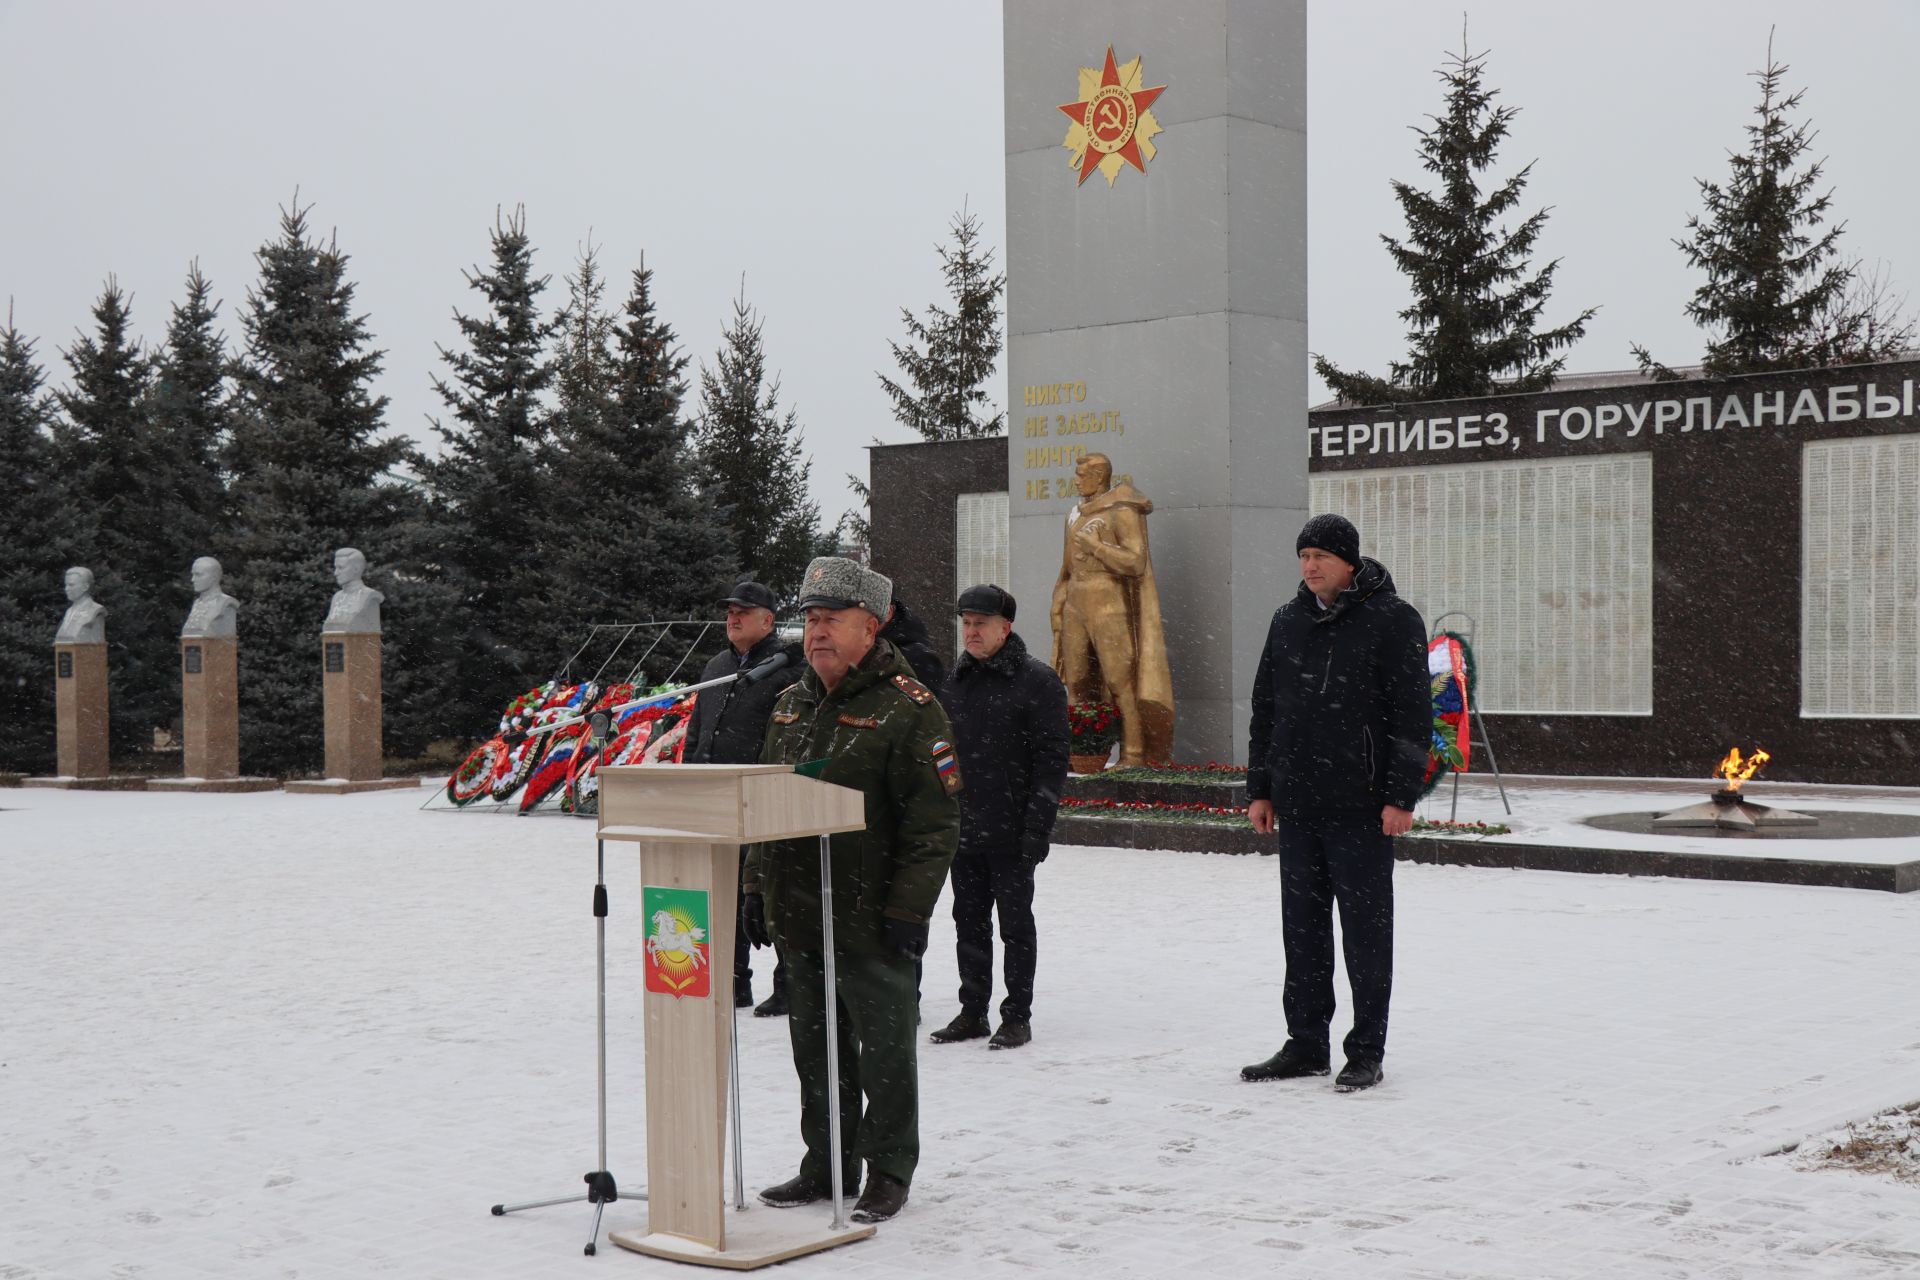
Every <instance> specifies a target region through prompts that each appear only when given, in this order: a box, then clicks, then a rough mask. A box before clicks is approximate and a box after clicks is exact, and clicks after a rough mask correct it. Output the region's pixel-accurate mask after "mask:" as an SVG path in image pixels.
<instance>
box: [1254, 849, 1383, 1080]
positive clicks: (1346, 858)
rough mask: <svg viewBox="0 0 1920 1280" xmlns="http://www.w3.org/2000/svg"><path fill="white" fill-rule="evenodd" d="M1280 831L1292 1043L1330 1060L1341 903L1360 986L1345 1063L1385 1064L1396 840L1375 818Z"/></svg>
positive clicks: (1345, 942) (1351, 966)
mask: <svg viewBox="0 0 1920 1280" xmlns="http://www.w3.org/2000/svg"><path fill="white" fill-rule="evenodd" d="M1279 831H1280V921H1281V929H1282V935H1283V938H1284V940H1285V945H1286V953H1287V981H1286V990H1285V994H1284V996H1283V1000H1282V1002H1283V1004H1284V1005H1285V1007H1286V1013H1287V1037H1288V1038H1289V1039H1291V1040H1294V1041H1297V1042H1298V1043H1299V1045H1300V1047H1301V1048H1302V1049H1306V1050H1309V1051H1314V1050H1317V1051H1319V1052H1320V1053H1326V1052H1327V1042H1328V1029H1329V1028H1330V1027H1331V1025H1332V1023H1333V1011H1334V1008H1335V1001H1334V994H1333V907H1334V904H1335V903H1336V902H1337V903H1339V904H1340V939H1341V944H1342V947H1341V949H1342V951H1343V953H1344V954H1345V956H1346V961H1347V980H1348V981H1349V982H1350V983H1351V984H1352V987H1353V1030H1352V1031H1351V1032H1349V1033H1348V1034H1347V1039H1346V1045H1345V1048H1346V1051H1347V1056H1348V1057H1349V1058H1361V1059H1365V1060H1368V1061H1372V1062H1378V1061H1380V1060H1381V1059H1382V1058H1383V1057H1384V1056H1385V1055H1386V1051H1387V1000H1388V998H1389V996H1390V995H1391V994H1392V991H1393V840H1392V838H1391V837H1389V836H1386V835H1384V834H1382V833H1381V830H1380V815H1379V814H1377V813H1356V814H1337V815H1314V816H1312V817H1305V818H1292V819H1289V818H1282V819H1281V820H1280V822H1279Z"/></svg>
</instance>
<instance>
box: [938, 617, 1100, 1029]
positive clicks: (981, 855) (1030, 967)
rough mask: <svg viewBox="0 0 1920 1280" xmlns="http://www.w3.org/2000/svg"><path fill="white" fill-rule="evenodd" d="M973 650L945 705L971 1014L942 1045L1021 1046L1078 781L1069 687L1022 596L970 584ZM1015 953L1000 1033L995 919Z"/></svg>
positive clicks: (956, 901)
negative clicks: (1035, 631) (1045, 658)
mask: <svg viewBox="0 0 1920 1280" xmlns="http://www.w3.org/2000/svg"><path fill="white" fill-rule="evenodd" d="M954 609H955V612H957V613H958V614H959V615H960V626H961V642H962V646H963V647H964V648H965V650H966V652H965V654H964V655H963V656H962V657H961V659H960V663H959V665H958V666H956V667H955V668H954V669H953V674H952V675H951V676H949V677H948V678H947V684H946V688H944V689H942V690H941V692H940V700H941V702H943V703H944V704H946V708H947V717H948V718H949V719H950V720H952V721H953V732H954V740H955V741H956V742H957V743H958V744H959V746H960V767H961V768H962V769H964V770H965V771H966V775H967V780H968V782H969V783H970V784H971V785H969V786H968V788H967V789H966V791H964V792H962V793H961V796H960V852H959V853H957V854H956V855H954V859H953V872H952V882H953V927H954V933H955V935H956V948H955V949H956V952H957V955H958V959H959V963H960V1013H959V1016H957V1017H956V1018H954V1020H953V1021H952V1022H950V1023H948V1024H947V1025H946V1026H944V1027H942V1028H941V1029H940V1030H938V1031H936V1032H934V1033H933V1042H934V1043H935V1044H953V1043H956V1042H958V1041H962V1040H977V1039H979V1038H980V1037H981V1036H984V1035H986V1034H987V1033H988V1032H989V1031H992V1033H993V1037H992V1039H990V1040H988V1041H987V1047H988V1048H989V1049H1017V1048H1019V1047H1020V1046H1021V1045H1023V1044H1026V1043H1027V1042H1028V1041H1030V1040H1032V1039H1033V1026H1032V1020H1033V971H1034V965H1035V961H1036V958H1037V956H1038V941H1037V935H1036V930H1035V928H1034V923H1033V875H1034V869H1035V868H1037V867H1038V866H1039V865H1040V864H1041V863H1042V862H1044V861H1045V860H1046V857H1047V847H1048V842H1049V841H1050V840H1051V838H1052V835H1053V819H1054V815H1055V814H1056V813H1057V812H1058V811H1059V808H1060V792H1061V789H1062V788H1063V787H1065V786H1066V782H1067V746H1068V741H1069V734H1068V730H1067V688H1066V686H1065V685H1064V684H1062V683H1061V682H1060V677H1059V676H1057V675H1055V674H1054V673H1053V669H1052V668H1051V667H1048V666H1047V665H1046V664H1045V663H1043V662H1039V661H1037V660H1035V659H1034V658H1033V657H1031V656H1030V655H1029V654H1028V653H1027V646H1026V644H1025V643H1024V642H1023V641H1022V640H1021V639H1020V637H1019V636H1017V635H1015V634H1013V615H1014V599H1013V595H1012V593H1011V592H1009V591H1007V590H1005V589H1004V588H1001V587H996V586H992V585H990V584H989V585H982V586H977V587H968V588H967V589H966V590H965V591H963V592H961V593H960V600H959V602H958V603H957V604H956V605H955V606H954ZM995 912H998V913H999V916H1000V940H1001V942H1003V943H1004V944H1005V945H1006V951H1007V956H1006V990H1007V994H1006V998H1005V999H1004V1000H1002V1001H1001V1002H1000V1026H999V1028H998V1029H997V1030H996V1029H994V1028H991V1027H989V1026H988V1025H987V1004H988V1001H989V1000H990V999H991V998H992V996H993V917H994V914H995Z"/></svg>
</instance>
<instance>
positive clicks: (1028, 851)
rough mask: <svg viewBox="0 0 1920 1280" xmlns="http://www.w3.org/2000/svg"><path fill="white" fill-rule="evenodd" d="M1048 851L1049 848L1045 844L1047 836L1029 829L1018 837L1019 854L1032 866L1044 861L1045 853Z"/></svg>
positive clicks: (1045, 858) (1049, 850)
mask: <svg viewBox="0 0 1920 1280" xmlns="http://www.w3.org/2000/svg"><path fill="white" fill-rule="evenodd" d="M1050 852H1051V849H1050V847H1049V846H1048V844H1047V837H1046V836H1044V835H1042V834H1040V833H1039V832H1037V831H1029V832H1027V834H1025V835H1024V836H1021V837H1020V856H1021V857H1023V858H1025V859H1026V860H1027V861H1028V862H1029V863H1031V864H1032V865H1033V866H1036V867H1037V866H1039V865H1040V864H1041V863H1043V862H1045V861H1046V860H1047V854H1048V853H1050Z"/></svg>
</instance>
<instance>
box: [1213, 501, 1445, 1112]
mask: <svg viewBox="0 0 1920 1280" xmlns="http://www.w3.org/2000/svg"><path fill="white" fill-rule="evenodd" d="M1295 549H1296V550H1297V551H1298V552H1299V556H1300V578H1301V582H1300V589H1299V591H1298V592H1296V593H1295V595H1294V598H1293V599H1292V600H1290V601H1288V602H1287V603H1286V604H1284V605H1282V606H1280V608H1279V610H1277V611H1276V612H1275V613H1274V615H1273V622H1272V623H1271V625H1270V626H1269V627H1268V630H1267V644H1266V648H1265V650H1264V651H1262V653H1261V655H1260V668H1259V672H1258V674H1256V675H1255V677H1254V681H1253V707H1252V711H1253V724H1252V734H1251V740H1250V741H1249V743H1248V746H1247V798H1248V800H1249V802H1250V803H1249V807H1248V814H1247V816H1248V818H1249V819H1251V820H1252V822H1253V827H1254V830H1256V831H1259V832H1262V833H1266V832H1271V831H1274V830H1276V829H1277V830H1278V831H1279V833H1280V919H1281V932H1282V938H1283V942H1284V944H1285V949H1286V957H1287V976H1286V985H1285V990H1284V994H1283V997H1282V1002H1283V1004H1284V1005H1285V1008H1286V1015H1287V1043H1286V1044H1285V1045H1284V1046H1283V1047H1282V1048H1281V1050H1280V1052H1278V1053H1276V1054H1274V1055H1273V1056H1272V1057H1271V1058H1268V1059H1267V1060H1266V1061H1265V1062H1259V1063H1255V1064H1254V1065H1252V1066H1250V1067H1246V1068H1244V1069H1242V1071H1241V1072H1240V1075H1241V1078H1242V1079H1245V1080H1286V1079H1292V1078H1294V1077H1298V1076H1313V1075H1325V1074H1327V1071H1328V1069H1329V1067H1330V1059H1329V1053H1328V1048H1329V1046H1328V1031H1329V1027H1330V1026H1331V1024H1332V1022H1333V1011H1334V991H1333V906H1334V904H1335V903H1336V902H1337V903H1339V905H1340V932H1341V938H1342V942H1343V944H1344V945H1343V950H1344V952H1345V955H1346V961H1347V976H1348V979H1349V981H1350V982H1351V984H1352V987H1353V1030H1352V1031H1351V1032H1350V1033H1349V1034H1348V1036H1347V1038H1346V1043H1345V1046H1344V1047H1345V1049H1346V1055H1347V1063H1346V1067H1345V1069H1344V1070H1342V1071H1341V1072H1340V1075H1339V1078H1338V1079H1337V1080H1336V1081H1335V1087H1336V1088H1338V1089H1340V1090H1342V1091H1346V1092H1350V1091H1352V1090H1354V1089H1366V1088H1370V1087H1372V1086H1373V1085H1376V1084H1378V1083H1379V1082H1380V1080H1381V1076H1382V1073H1381V1068H1380V1064H1381V1060H1382V1059H1383V1058H1384V1057H1385V1056H1386V1050H1387V1001H1388V997H1389V995H1390V994H1391V991H1392V987H1393V838H1394V837H1395V836H1400V835H1405V834H1406V833H1407V832H1408V831H1410V830H1412V829H1413V806H1414V804H1415V802H1416V801H1417V800H1418V799H1419V798H1420V784H1421V780H1422V778H1423V776H1424V775H1425V773H1426V765H1427V755H1428V750H1429V745H1430V743H1431V742H1432V738H1433V701H1432V694H1431V692H1430V690H1429V686H1428V683H1427V644H1426V628H1425V626H1424V624H1423V623H1422V622H1421V620H1420V613H1419V611H1418V610H1417V609H1415V608H1414V607H1413V606H1412V605H1410V604H1408V603H1407V602H1406V601H1404V600H1402V599H1401V598H1400V597H1399V596H1398V595H1397V594H1395V592H1394V589H1393V578H1392V576H1391V575H1389V574H1388V573H1387V571H1386V569H1385V568H1384V567H1382V566H1381V564H1380V563H1379V562H1378V561H1377V560H1371V559H1367V558H1365V557H1363V556H1361V554H1360V533H1359V531H1358V530H1356V529H1355V528H1354V527H1353V525H1352V524H1351V523H1350V522H1349V521H1347V520H1346V519H1344V518H1343V517H1341V516H1337V515H1322V516H1315V517H1314V518H1313V519H1311V520H1309V521H1307V524H1306V527H1305V528H1303V529H1302V530H1301V531H1300V537H1299V540H1298V542H1297V543H1296V547H1295Z"/></svg>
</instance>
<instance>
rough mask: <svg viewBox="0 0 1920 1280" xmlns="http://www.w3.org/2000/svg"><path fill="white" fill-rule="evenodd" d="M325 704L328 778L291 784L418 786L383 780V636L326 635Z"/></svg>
mask: <svg viewBox="0 0 1920 1280" xmlns="http://www.w3.org/2000/svg"><path fill="white" fill-rule="evenodd" d="M320 679H321V681H322V684H321V703H322V706H323V708H324V711H325V715H326V769H327V776H326V777H325V778H321V779H319V780H317V781H310V782H289V783H288V784H287V790H288V791H293V792H299V793H304V794H322V795H346V794H350V793H352V792H356V791H382V790H387V789H389V788H400V787H418V786H419V785H420V780H419V779H417V778H383V777H382V776H381V762H382V755H381V705H380V633H379V632H377V631H323V632H321V633H320Z"/></svg>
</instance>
